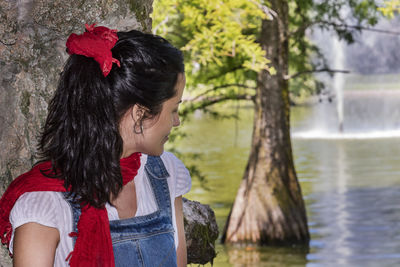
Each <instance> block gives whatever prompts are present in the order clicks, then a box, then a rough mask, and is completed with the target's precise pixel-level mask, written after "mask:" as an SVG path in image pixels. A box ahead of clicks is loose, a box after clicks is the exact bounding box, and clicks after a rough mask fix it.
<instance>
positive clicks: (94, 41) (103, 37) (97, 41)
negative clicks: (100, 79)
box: [67, 24, 120, 77]
mask: <svg viewBox="0 0 400 267" xmlns="http://www.w3.org/2000/svg"><path fill="white" fill-rule="evenodd" d="M95 25H96V24H92V25H88V24H85V27H86V32H84V33H82V34H79V35H77V34H75V33H72V34H71V35H70V36H69V37H68V40H67V48H68V53H69V54H70V55H73V54H77V55H82V56H86V57H91V58H93V59H94V60H96V61H97V62H98V63H99V64H100V68H101V71H102V72H103V75H104V77H106V76H107V75H108V74H109V73H110V71H111V68H112V64H113V63H116V64H117V65H118V67H120V62H119V61H118V60H117V59H115V58H113V57H112V53H111V48H113V47H114V45H115V43H116V42H117V41H118V35H117V30H110V29H109V28H107V27H103V26H99V27H95Z"/></svg>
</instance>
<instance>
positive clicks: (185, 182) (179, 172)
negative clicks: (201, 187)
mask: <svg viewBox="0 0 400 267" xmlns="http://www.w3.org/2000/svg"><path fill="white" fill-rule="evenodd" d="M161 158H162V159H163V161H164V163H165V166H166V168H167V171H168V173H169V174H170V176H171V178H172V181H171V182H172V183H173V188H174V190H173V196H175V197H179V196H182V195H184V194H186V193H188V192H189V191H190V188H191V187H192V179H191V177H190V173H189V171H188V169H186V167H185V165H184V164H183V162H182V161H181V160H179V159H178V158H177V157H176V156H175V155H174V154H172V153H170V152H164V153H163V154H162V155H161Z"/></svg>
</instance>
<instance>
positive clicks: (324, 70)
mask: <svg viewBox="0 0 400 267" xmlns="http://www.w3.org/2000/svg"><path fill="white" fill-rule="evenodd" d="M316 72H329V73H350V71H348V70H333V69H329V68H323V69H315V70H306V71H300V72H297V73H295V74H293V75H286V76H285V77H284V78H285V80H289V79H293V78H296V77H298V76H300V75H304V74H308V73H316Z"/></svg>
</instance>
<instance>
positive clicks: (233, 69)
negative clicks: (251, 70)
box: [208, 64, 243, 80]
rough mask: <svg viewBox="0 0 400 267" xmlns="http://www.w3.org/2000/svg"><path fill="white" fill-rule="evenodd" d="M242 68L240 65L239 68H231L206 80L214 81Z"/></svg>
mask: <svg viewBox="0 0 400 267" xmlns="http://www.w3.org/2000/svg"><path fill="white" fill-rule="evenodd" d="M242 68H243V65H242V64H240V65H239V66H236V67H233V68H231V69H227V70H225V71H223V72H221V73H218V74H217V75H214V76H211V77H209V78H208V80H214V79H216V78H218V77H221V76H222V75H225V74H227V73H229V72H234V71H237V70H240V69H242Z"/></svg>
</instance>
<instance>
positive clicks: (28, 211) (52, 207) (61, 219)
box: [9, 191, 72, 251]
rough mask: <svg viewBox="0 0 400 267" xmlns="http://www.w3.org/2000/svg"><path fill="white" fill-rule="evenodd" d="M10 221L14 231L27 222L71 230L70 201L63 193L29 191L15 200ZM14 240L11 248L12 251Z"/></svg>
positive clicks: (64, 231)
mask: <svg viewBox="0 0 400 267" xmlns="http://www.w3.org/2000/svg"><path fill="white" fill-rule="evenodd" d="M9 219H10V223H11V225H12V228H13V236H14V231H15V229H16V228H18V227H19V226H21V225H24V224H26V223H32V222H34V223H38V224H41V225H44V226H48V227H53V228H56V229H58V230H59V232H60V236H62V235H63V233H69V232H71V229H72V228H71V225H70V223H68V222H71V220H72V215H71V209H70V207H69V204H68V202H67V201H66V200H65V198H64V196H63V193H61V192H53V191H37V192H27V193H24V194H23V195H21V196H20V197H19V198H18V200H17V201H16V202H15V205H14V206H13V208H12V210H11V212H10V218H9ZM12 241H13V238H12V239H11V244H10V248H11V251H12Z"/></svg>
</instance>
